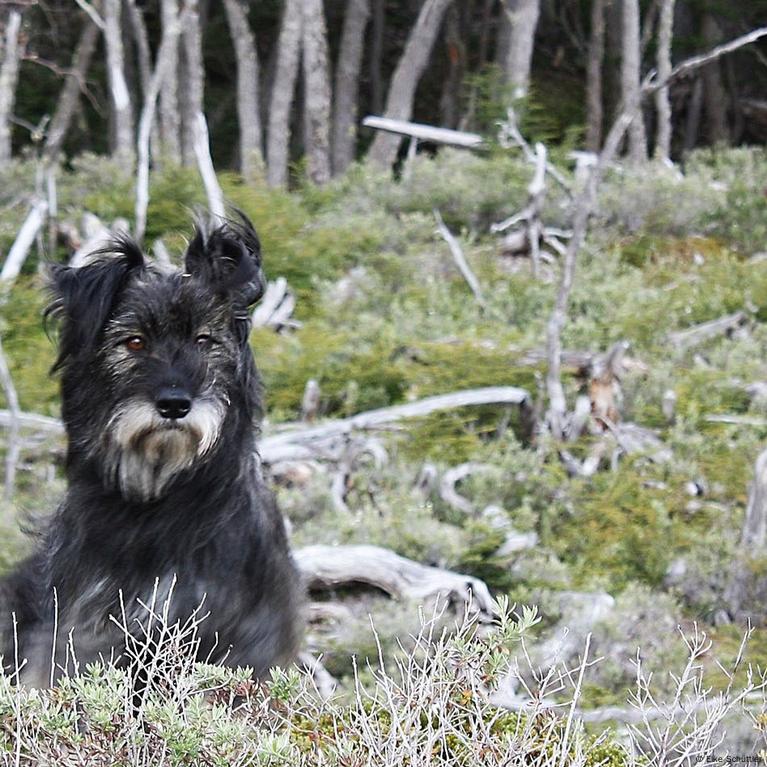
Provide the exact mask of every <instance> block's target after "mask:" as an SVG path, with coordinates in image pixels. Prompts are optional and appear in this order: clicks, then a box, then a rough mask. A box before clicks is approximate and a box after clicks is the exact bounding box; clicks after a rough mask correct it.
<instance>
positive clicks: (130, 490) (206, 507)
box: [0, 216, 302, 686]
mask: <svg viewBox="0 0 767 767" xmlns="http://www.w3.org/2000/svg"><path fill="white" fill-rule="evenodd" d="M50 287H51V291H52V293H53V301H52V303H51V304H50V306H49V307H48V309H47V311H46V315H47V317H48V318H49V319H53V320H54V321H55V322H56V323H57V324H58V327H59V348H58V357H57V360H56V363H55V365H54V370H56V371H59V372H60V374H61V403H62V417H63V421H64V425H65V428H66V434H67V440H68V447H67V454H66V477H67V491H66V496H65V498H64V500H63V502H62V503H61V505H60V506H59V508H58V510H57V511H56V512H55V513H54V514H53V516H52V518H51V519H50V520H49V521H48V522H47V523H46V524H45V526H44V527H43V529H42V530H41V531H40V534H39V540H38V542H37V546H36V548H35V549H34V551H33V553H32V554H31V555H30V556H29V557H28V558H27V559H26V560H24V561H23V562H22V563H21V564H20V565H19V566H18V567H17V568H16V569H15V571H13V572H12V573H11V574H10V575H9V576H7V577H6V578H5V580H4V581H2V582H1V583H0V610H1V611H2V614H0V643H1V644H0V652H1V653H2V655H3V658H4V665H5V668H6V670H13V668H14V666H16V665H18V666H20V667H23V668H22V669H21V671H20V678H21V680H22V681H23V682H24V683H28V684H30V685H33V686H46V685H47V684H49V680H51V679H54V678H56V677H57V676H58V675H59V673H60V669H61V664H62V663H63V661H64V658H65V657H66V656H67V653H68V651H69V646H70V645H72V646H73V647H74V654H75V656H76V658H77V661H78V663H79V664H80V665H82V664H84V663H88V662H92V661H95V660H98V659H99V658H109V657H110V656H111V657H115V656H116V655H117V656H119V655H120V653H121V652H123V651H124V650H125V643H126V632H125V626H127V627H128V630H129V631H130V633H131V634H133V633H135V634H136V636H140V635H141V631H142V626H143V625H144V624H143V623H142V621H144V622H145V619H146V614H147V610H146V606H148V605H150V603H155V604H162V603H163V600H167V601H168V603H169V607H168V610H169V612H168V618H167V622H168V623H170V624H173V623H174V622H179V623H182V624H183V623H184V621H186V620H188V619H189V617H190V616H191V615H192V614H193V613H195V611H196V610H200V609H201V608H200V605H201V604H203V608H202V609H204V612H207V613H208V617H206V618H205V619H204V620H202V621H201V622H200V624H199V626H198V628H197V643H198V644H197V656H198V657H199V658H200V659H206V660H211V661H212V662H225V663H226V664H228V665H231V666H248V667H250V668H252V669H253V672H254V675H255V676H256V678H259V677H263V675H264V674H265V673H266V672H267V670H268V669H269V668H270V667H271V666H273V665H275V664H281V663H285V662H287V661H288V660H290V659H291V658H292V657H293V656H294V654H295V652H296V650H297V646H298V642H299V639H300V612H301V609H300V608H301V601H302V595H301V588H300V582H299V577H298V574H297V571H296V568H295V565H294V562H293V560H292V558H291V554H290V551H289V547H288V541H287V535H286V531H285V526H284V523H283V519H282V517H281V515H280V513H279V511H278V509H277V506H276V504H275V501H274V498H273V496H272V494H271V492H270V491H269V489H268V488H267V486H266V484H265V481H264V478H263V476H262V472H261V467H260V461H259V457H258V453H257V448H256V442H255V440H256V433H257V426H258V423H259V421H260V418H261V415H262V409H261V383H260V379H259V376H258V373H257V370H256V367H255V363H254V359H253V355H252V353H251V350H250V347H249V344H248V336H249V330H250V324H249V313H248V307H249V306H250V305H251V304H253V303H255V302H256V301H257V300H258V299H259V298H260V297H261V295H262V293H263V290H264V276H263V272H262V268H261V248H260V243H259V239H258V236H257V234H256V232H255V230H254V228H253V226H252V225H251V223H250V222H249V221H248V220H247V219H246V218H245V217H244V216H241V219H240V220H237V221H226V222H224V223H219V224H218V225H217V226H215V227H211V226H204V225H201V224H198V227H197V230H196V232H195V235H194V237H193V239H192V240H191V242H190V244H189V246H188V249H187V251H186V254H185V257H184V269H183V270H180V269H170V268H168V269H165V268H161V267H159V266H158V265H156V264H154V263H152V262H150V260H149V259H147V258H146V257H145V256H144V254H143V252H142V250H141V248H140V247H139V245H138V244H136V243H135V242H133V241H132V240H130V239H129V238H127V237H119V238H117V239H115V240H114V242H112V243H111V244H110V245H109V246H108V247H107V248H106V249H104V250H101V251H99V252H97V253H95V254H93V255H92V256H91V257H90V258H89V259H88V261H87V262H86V264H85V265H83V266H81V267H79V268H72V267H68V266H62V265H54V266H52V268H51V278H50ZM157 609H158V610H159V608H157ZM121 622H122V623H123V627H122V628H120V627H119V626H118V625H116V624H118V623H121Z"/></svg>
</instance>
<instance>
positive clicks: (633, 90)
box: [621, 0, 647, 162]
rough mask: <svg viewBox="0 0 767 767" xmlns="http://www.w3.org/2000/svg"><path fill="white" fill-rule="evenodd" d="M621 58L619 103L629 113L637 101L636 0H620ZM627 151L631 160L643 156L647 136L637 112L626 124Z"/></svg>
mask: <svg viewBox="0 0 767 767" xmlns="http://www.w3.org/2000/svg"><path fill="white" fill-rule="evenodd" d="M621 10H622V11H623V60H622V62H621V90H622V91H623V103H624V104H625V105H626V109H627V110H631V111H632V113H633V111H634V110H636V109H637V108H638V106H639V104H640V98H641V97H640V79H641V71H640V68H641V63H642V62H641V52H640V40H641V36H640V29H639V28H640V21H639V18H640V17H639V0H623V3H622V6H621ZM628 154H629V157H630V158H631V160H633V161H634V162H641V161H642V160H646V159H647V140H646V137H645V129H644V119H643V118H642V114H641V112H640V113H637V117H636V119H634V120H632V121H631V125H630V127H629V146H628Z"/></svg>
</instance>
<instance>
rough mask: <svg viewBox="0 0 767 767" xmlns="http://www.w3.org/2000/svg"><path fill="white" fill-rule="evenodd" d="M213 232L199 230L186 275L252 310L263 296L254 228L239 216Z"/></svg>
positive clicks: (259, 248) (193, 240)
mask: <svg viewBox="0 0 767 767" xmlns="http://www.w3.org/2000/svg"><path fill="white" fill-rule="evenodd" d="M239 216H240V220H239V221H236V222H235V221H227V222H226V223H224V224H221V225H220V226H218V227H217V228H216V229H214V230H213V231H212V232H209V233H208V232H206V231H205V229H204V227H202V226H198V227H197V231H196V232H195V236H194V238H193V239H192V241H191V242H190V243H189V248H188V249H187V251H186V256H185V257H184V264H185V267H186V271H187V272H188V273H189V274H191V275H193V276H194V277H197V278H198V279H200V280H202V281H203V282H206V283H208V284H209V285H210V286H211V287H212V288H213V289H214V290H215V292H216V293H219V294H221V295H225V296H227V297H229V298H231V299H232V301H233V302H234V303H235V304H236V305H239V306H245V307H247V306H250V305H251V304H254V303H255V302H256V301H258V299H259V298H261V296H262V295H263V294H264V288H265V283H266V279H265V277H264V273H263V270H262V269H261V243H260V242H259V240H258V235H257V234H256V230H255V229H254V228H253V224H251V223H250V221H249V220H248V219H247V218H246V217H245V216H244V215H243V214H241V213H240V214H239Z"/></svg>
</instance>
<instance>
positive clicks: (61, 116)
mask: <svg viewBox="0 0 767 767" xmlns="http://www.w3.org/2000/svg"><path fill="white" fill-rule="evenodd" d="M83 23H84V24H85V26H84V27H83V31H82V33H81V35H80V40H79V41H78V43H77V48H76V49H75V53H74V55H73V56H72V65H71V66H70V68H69V72H68V73H67V78H66V80H65V81H64V87H63V88H62V89H61V93H60V94H59V100H58V103H57V104H56V111H55V112H54V113H53V118H52V119H51V124H50V126H49V127H48V134H47V136H46V138H45V147H44V150H43V151H44V154H45V159H46V162H48V163H53V162H55V160H56V157H57V156H58V154H59V152H60V151H61V146H62V144H63V143H64V138H65V137H66V135H67V131H68V130H69V126H70V124H71V123H72V118H73V117H74V114H75V110H76V109H77V105H78V103H79V101H80V90H81V89H82V87H83V83H84V82H85V77H86V75H87V74H88V69H89V68H90V65H91V59H92V58H93V52H94V51H95V50H96V43H97V42H98V39H99V28H98V27H97V26H96V25H95V24H94V23H93V22H92V21H91V20H90V19H89V18H86V19H85V21H84V22H83Z"/></svg>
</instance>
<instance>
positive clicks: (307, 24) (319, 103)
mask: <svg viewBox="0 0 767 767" xmlns="http://www.w3.org/2000/svg"><path fill="white" fill-rule="evenodd" d="M302 5H303V24H302V32H303V35H302V36H303V64H304V99H305V109H304V128H305V132H306V137H305V144H306V164H307V172H308V174H309V178H310V179H311V180H312V181H313V182H314V183H315V184H325V183H327V182H328V181H330V71H329V64H328V40H327V30H326V28H325V13H324V11H323V9H322V0H303V4H302Z"/></svg>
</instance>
